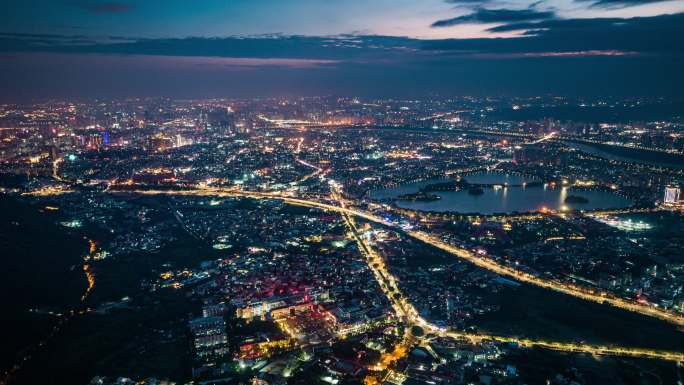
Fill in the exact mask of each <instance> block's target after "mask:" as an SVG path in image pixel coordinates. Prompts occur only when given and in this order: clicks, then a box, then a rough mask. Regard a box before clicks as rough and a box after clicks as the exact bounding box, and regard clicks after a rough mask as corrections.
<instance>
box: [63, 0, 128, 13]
mask: <svg viewBox="0 0 684 385" xmlns="http://www.w3.org/2000/svg"><path fill="white" fill-rule="evenodd" d="M76 5H77V6H78V7H80V8H82V9H85V10H86V11H88V12H92V13H124V12H129V11H131V10H133V4H130V3H123V2H113V1H112V2H104V3H102V2H90V1H83V2H79V3H76Z"/></svg>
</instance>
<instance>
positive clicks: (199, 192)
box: [123, 187, 684, 326]
mask: <svg viewBox="0 0 684 385" xmlns="http://www.w3.org/2000/svg"><path fill="white" fill-rule="evenodd" d="M123 192H128V193H137V194H145V195H181V196H183V195H187V196H221V197H249V198H256V199H277V200H281V201H283V202H285V203H288V204H292V205H297V206H304V207H311V208H318V209H322V210H327V211H333V212H339V213H343V214H347V215H351V216H355V217H358V218H363V219H365V220H368V221H370V222H374V223H379V224H382V225H385V226H389V227H393V228H397V226H396V225H395V224H394V223H391V222H388V221H385V220H384V219H382V218H380V217H378V216H376V215H374V214H372V213H368V212H366V211H362V210H358V209H354V208H348V207H346V206H344V207H343V206H338V205H332V204H327V203H322V202H318V201H313V200H307V199H300V198H296V197H294V196H291V195H285V194H275V193H262V192H251V191H242V190H238V189H219V188H210V187H207V188H201V189H194V190H173V191H172V190H133V191H123ZM400 231H402V232H403V233H404V234H406V235H408V236H410V237H412V238H414V239H417V240H419V241H422V242H424V243H426V244H429V245H431V246H434V247H436V248H438V249H440V250H443V251H445V252H447V253H449V254H451V255H454V256H456V257H458V258H460V259H463V260H466V261H468V262H470V263H472V264H474V265H476V266H478V267H480V268H483V269H486V270H489V271H492V272H494V273H496V274H499V275H502V276H507V277H510V278H513V279H515V280H517V281H520V282H524V283H527V284H530V285H534V286H539V287H543V288H545V289H549V290H553V291H556V292H560V293H563V294H567V295H570V296H573V297H576V298H580V299H583V300H586V301H591V302H595V303H598V304H603V305H611V306H614V307H617V308H620V309H624V310H627V311H631V312H635V313H639V314H643V315H646V316H650V317H655V318H659V319H661V320H664V321H667V322H670V323H673V324H676V325H680V326H684V316H682V315H679V314H675V313H672V312H669V311H667V310H664V309H660V308H657V307H654V306H649V305H646V304H640V303H637V302H633V301H629V300H626V299H622V298H619V297H616V296H614V295H612V294H610V293H607V292H603V291H598V290H593V289H589V288H583V287H580V286H576V285H572V284H569V283H565V282H560V281H555V280H550V279H545V278H541V277H538V276H536V275H534V274H531V273H527V272H523V271H520V270H517V269H515V268H513V267H509V266H505V265H501V264H500V263H498V262H497V261H495V260H493V259H491V258H489V257H486V256H479V255H475V254H474V253H472V252H470V251H469V250H466V249H463V248H460V247H457V246H453V245H450V244H448V243H446V242H444V241H442V240H441V239H439V238H438V237H436V236H433V235H430V234H427V233H424V232H421V231H403V230H400Z"/></svg>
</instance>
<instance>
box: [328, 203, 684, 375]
mask: <svg viewBox="0 0 684 385" xmlns="http://www.w3.org/2000/svg"><path fill="white" fill-rule="evenodd" d="M333 197H334V198H335V199H337V200H338V202H339V203H340V208H342V209H344V210H347V205H346V202H345V201H344V199H343V198H342V197H341V196H340V195H339V193H337V192H333ZM341 214H342V217H343V218H344V220H345V223H346V224H347V226H348V227H349V229H350V232H351V234H352V236H353V237H354V239H355V240H356V242H357V244H358V246H359V250H361V252H362V253H363V254H364V255H365V257H366V260H367V262H368V266H369V268H370V269H371V271H373V275H374V276H375V278H376V280H377V281H378V284H379V285H380V288H381V289H382V290H383V293H384V294H385V296H387V299H388V300H389V301H390V303H391V304H392V307H393V308H394V310H395V312H396V314H397V315H398V316H399V317H400V318H402V319H404V320H406V321H407V322H408V323H409V325H417V326H420V327H422V328H423V329H424V330H425V331H426V332H427V333H430V334H435V335H438V336H441V337H449V338H455V339H467V340H469V341H471V342H473V343H476V342H482V341H495V342H500V343H514V344H517V345H518V346H521V347H526V348H543V349H549V350H556V351H563V352H572V353H586V354H593V355H610V356H628V357H641V358H653V359H661V360H668V361H678V362H679V361H684V353H679V352H669V351H660V350H653V349H639V348H625V347H619V346H607V345H588V344H580V343H572V342H558V341H546V340H532V339H528V338H517V337H505V336H496V335H489V334H475V333H464V332H457V331H452V330H448V329H445V328H441V327H438V326H436V325H434V324H432V323H430V322H428V321H426V320H425V319H424V318H423V317H421V316H420V315H419V314H418V312H417V311H416V309H415V307H414V306H413V305H412V304H411V303H410V302H409V301H408V300H407V297H406V296H405V295H404V294H403V293H401V291H400V289H399V286H398V285H397V282H396V279H395V277H394V276H393V275H392V274H390V272H389V271H388V269H387V265H386V264H385V261H384V260H383V258H382V257H380V256H379V255H378V254H377V253H376V252H375V251H374V250H373V248H372V247H371V246H370V245H368V243H367V242H366V241H365V240H364V238H363V237H362V236H361V235H360V234H359V231H358V229H357V227H356V223H355V222H354V220H353V219H352V218H351V217H350V215H349V214H348V213H346V212H342V213H341ZM420 339H421V340H424V339H425V337H422V338H420ZM379 365H380V366H381V364H379Z"/></svg>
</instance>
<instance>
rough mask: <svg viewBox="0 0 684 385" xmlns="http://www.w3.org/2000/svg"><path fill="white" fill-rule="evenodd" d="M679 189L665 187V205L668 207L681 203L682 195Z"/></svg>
mask: <svg viewBox="0 0 684 385" xmlns="http://www.w3.org/2000/svg"><path fill="white" fill-rule="evenodd" d="M680 192H681V191H680V190H679V187H677V186H667V187H665V199H664V200H663V203H664V204H666V205H674V204H676V203H677V202H678V201H679V195H680Z"/></svg>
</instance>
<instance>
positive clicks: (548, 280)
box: [0, 96, 684, 385]
mask: <svg viewBox="0 0 684 385" xmlns="http://www.w3.org/2000/svg"><path fill="white" fill-rule="evenodd" d="M682 103H683V102H682V101H673V100H672V99H663V98H655V97H654V98H618V97H614V98H598V97H597V98H576V97H551V96H540V97H517V98H514V97H498V98H494V97H453V98H420V99H415V100H408V99H377V98H365V97H331V96H327V97H273V98H258V99H237V98H235V99H230V98H217V99H191V100H182V99H172V98H156V97H154V98H152V97H151V98H127V99H126V98H124V99H108V100H90V101H70V100H63V101H60V100H52V101H48V102H41V103H19V104H17V103H14V104H4V105H0V202H1V205H2V211H3V213H4V214H3V216H4V217H5V220H3V221H2V230H1V231H0V250H2V254H3V255H5V256H11V257H12V258H6V259H5V260H4V263H5V264H6V266H7V267H6V268H4V269H3V270H4V272H3V275H2V280H3V282H5V283H6V284H7V285H8V286H6V287H7V289H5V290H10V292H12V293H14V294H12V296H11V298H10V299H9V300H8V303H7V304H6V308H7V309H8V314H10V316H9V317H8V319H7V320H6V321H3V322H4V323H3V329H5V330H10V332H9V333H7V334H4V335H3V336H4V339H5V341H6V343H5V344H4V345H5V347H3V349H2V352H1V353H2V355H1V357H2V367H1V368H0V369H2V370H1V372H2V376H1V377H0V384H14V383H16V384H38V383H41V384H48V383H50V384H52V383H59V384H62V383H64V384H67V383H68V384H92V385H109V384H112V385H113V384H259V385H265V384H333V385H335V384H366V385H371V384H396V385H399V384H406V385H411V384H484V385H490V384H511V385H513V384H542V383H543V384H558V385H561V384H562V385H571V384H573V385H574V384H609V383H610V384H674V383H679V384H681V383H682V381H684V368H683V367H682V362H684V349H683V348H682V347H683V346H684V334H683V333H682V330H684V291H683V289H684V254H682V250H684V235H683V234H684V194H682V193H681V188H682V186H684V120H682V106H683V105H684V104H682ZM3 288H4V287H3ZM10 288H14V289H10Z"/></svg>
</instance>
